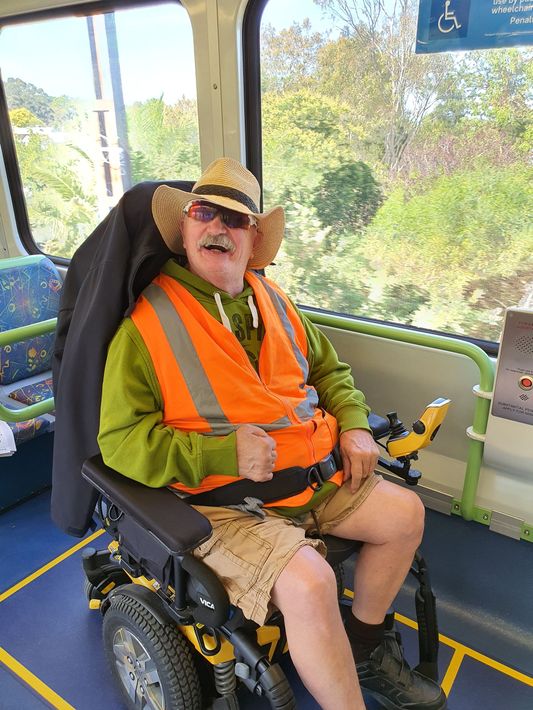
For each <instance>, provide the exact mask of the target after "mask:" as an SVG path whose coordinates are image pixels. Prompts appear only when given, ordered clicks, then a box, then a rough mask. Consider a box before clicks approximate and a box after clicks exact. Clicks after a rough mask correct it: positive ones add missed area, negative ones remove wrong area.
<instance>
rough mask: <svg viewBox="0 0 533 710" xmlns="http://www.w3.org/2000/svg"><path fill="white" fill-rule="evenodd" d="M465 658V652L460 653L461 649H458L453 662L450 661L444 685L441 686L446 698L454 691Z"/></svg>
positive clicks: (443, 680) (443, 681)
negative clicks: (453, 687) (453, 686)
mask: <svg viewBox="0 0 533 710" xmlns="http://www.w3.org/2000/svg"><path fill="white" fill-rule="evenodd" d="M464 657H465V654H464V651H460V650H459V649H456V650H455V651H454V654H453V656H452V660H451V661H450V665H449V666H448V668H447V669H446V674H445V675H444V678H443V679H442V683H441V684H440V686H441V688H442V689H443V691H444V692H445V693H446V697H447V696H448V695H449V694H450V690H451V689H452V685H453V684H454V682H455V679H456V678H457V674H458V673H459V668H460V667H461V663H462V662H463V658H464Z"/></svg>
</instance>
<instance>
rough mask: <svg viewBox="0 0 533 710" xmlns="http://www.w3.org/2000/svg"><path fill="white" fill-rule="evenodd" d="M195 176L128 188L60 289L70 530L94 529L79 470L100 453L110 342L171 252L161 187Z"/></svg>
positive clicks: (64, 508) (65, 499)
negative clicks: (160, 218)
mask: <svg viewBox="0 0 533 710" xmlns="http://www.w3.org/2000/svg"><path fill="white" fill-rule="evenodd" d="M161 184H165V185H170V186H171V187H177V188H180V189H182V190H187V191H190V190H191V189H192V185H193V183H192V182H183V181H164V182H144V183H140V184H139V185H136V186H135V187H133V188H131V189H130V190H128V191H127V192H126V193H124V195H123V196H122V198H121V199H120V201H119V202H118V204H117V205H116V207H114V208H113V209H112V210H111V212H110V213H109V214H108V215H107V217H106V218H105V219H104V220H103V222H101V223H100V224H99V225H98V226H97V227H96V229H95V230H94V231H93V232H92V234H91V235H90V236H89V237H88V238H87V240H86V241H85V242H84V243H83V244H82V245H81V246H80V247H79V248H78V250H77V251H76V253H75V254H74V256H73V257H72V260H71V263H70V266H69V269H68V272H67V275H66V279H65V283H64V286H63V290H62V297H61V303H60V308H59V315H58V323H57V331H56V340H55V347H54V359H53V365H52V368H53V379H54V395H55V411H56V427H55V440H54V460H53V481H52V519H53V521H54V522H55V523H56V525H57V526H58V527H60V528H61V529H62V530H64V531H65V532H67V533H69V534H70V535H75V536H77V537H82V536H83V535H84V534H85V533H86V532H87V530H88V529H89V527H90V526H91V520H92V516H93V511H94V507H95V503H96V496H97V493H96V490H95V489H94V488H92V487H91V486H90V485H89V484H88V483H87V482H86V481H84V480H83V478H82V476H81V467H82V464H83V462H84V461H85V460H86V459H87V458H89V457H90V456H94V455H95V454H97V453H98V445H97V435H98V428H99V421H100V402H101V390H102V379H103V372H104V366H105V361H106V356H107V349H108V346H109V343H110V341H111V339H112V337H113V335H114V334H115V331H116V330H117V327H118V325H119V324H120V322H121V320H122V319H123V318H124V316H126V315H128V314H129V313H130V312H131V310H132V309H133V306H134V304H135V301H136V300H137V298H138V297H139V295H140V293H141V291H142V290H143V289H144V288H145V287H146V286H148V284H149V283H150V282H151V281H152V279H154V278H155V276H157V274H158V273H159V271H160V269H161V267H162V265H163V264H164V263H165V261H167V259H169V258H170V257H171V256H173V254H172V252H171V251H170V250H169V249H168V247H167V246H166V245H165V243H164V241H163V239H162V237H161V235H160V233H159V231H158V229H157V227H156V225H155V223H154V220H153V217H152V210H151V203H152V195H153V193H154V191H155V189H156V188H157V187H158V186H159V185H161Z"/></svg>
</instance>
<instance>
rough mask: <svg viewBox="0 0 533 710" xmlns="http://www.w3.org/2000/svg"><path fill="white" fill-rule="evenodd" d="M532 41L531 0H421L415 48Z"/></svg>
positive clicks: (449, 49)
mask: <svg viewBox="0 0 533 710" xmlns="http://www.w3.org/2000/svg"><path fill="white" fill-rule="evenodd" d="M529 44H533V0H420V6H419V9H418V29H417V34H416V52H417V53H418V54H425V53H430V52H453V51H464V50H466V49H490V48H491V47H515V46H516V45H529Z"/></svg>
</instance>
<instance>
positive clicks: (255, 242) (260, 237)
mask: <svg viewBox="0 0 533 710" xmlns="http://www.w3.org/2000/svg"><path fill="white" fill-rule="evenodd" d="M262 241H263V233H262V232H260V231H259V230H258V229H257V228H256V230H255V235H254V238H253V247H252V256H253V255H254V252H255V250H256V249H257V247H258V246H259V245H260V244H261V242H262Z"/></svg>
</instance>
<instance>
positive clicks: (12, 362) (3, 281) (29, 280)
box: [0, 256, 62, 444]
mask: <svg viewBox="0 0 533 710" xmlns="http://www.w3.org/2000/svg"><path fill="white" fill-rule="evenodd" d="M61 285H62V282H61V277H60V275H59V273H58V271H57V269H56V267H55V265H54V264H53V263H52V262H51V261H50V259H47V258H46V257H44V256H29V257H22V258H18V259H6V260H4V261H2V262H0V331H6V330H11V329H13V328H19V327H21V326H24V325H29V324H31V323H37V322H39V321H44V320H48V319H50V318H56V317H57V314H58V310H59V297H60V291H61ZM53 344H54V333H48V334H46V335H40V336H35V337H33V338H29V339H27V340H22V341H20V342H17V343H14V344H12V345H5V346H3V347H0V401H1V402H2V404H3V405H4V406H6V407H8V408H11V409H20V408H22V407H24V406H28V405H30V404H33V403H35V402H40V401H42V400H43V399H48V398H50V397H53V392H52V379H51V371H50V369H51V361H52V347H53ZM53 424H54V417H53V415H51V414H45V415H42V416H40V417H36V418H35V419H29V420H28V421H25V422H20V423H15V422H9V426H10V427H11V430H12V431H13V433H14V435H15V441H16V442H17V444H18V443H22V442H24V441H27V440H28V439H31V438H33V437H35V436H39V435H40V434H44V433H46V432H48V431H52V430H53Z"/></svg>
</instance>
